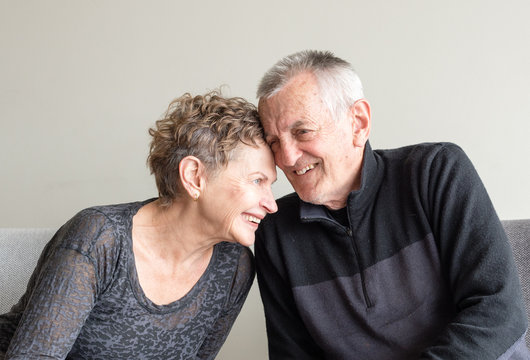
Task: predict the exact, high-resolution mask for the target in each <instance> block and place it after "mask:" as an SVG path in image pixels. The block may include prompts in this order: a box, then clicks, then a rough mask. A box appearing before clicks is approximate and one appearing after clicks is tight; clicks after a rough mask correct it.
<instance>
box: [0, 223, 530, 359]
mask: <svg viewBox="0 0 530 360" xmlns="http://www.w3.org/2000/svg"><path fill="white" fill-rule="evenodd" d="M503 226H504V228H505V230H506V234H507V235H508V238H509V240H510V243H511V245H512V249H513V252H514V256H515V261H516V263H517V267H518V270H519V275H520V279H521V284H522V288H523V293H524V298H525V301H526V304H527V317H528V318H529V319H530V315H529V314H530V219H526V220H505V221H503ZM54 232H55V230H54V229H0V283H1V284H2V288H1V290H2V291H1V292H0V313H5V312H7V311H8V310H9V308H10V307H11V306H12V305H13V304H15V303H16V301H17V300H18V298H19V297H20V296H21V295H22V293H23V292H24V290H25V288H26V283H27V281H28V279H29V277H30V275H31V272H32V271H33V268H34V267H35V265H36V263H37V259H38V257H39V254H40V252H41V250H42V248H43V247H44V245H45V244H46V242H47V241H48V240H49V239H51V237H52V236H53V234H54ZM253 290H254V289H253ZM254 291H255V290H254ZM251 295H252V294H251ZM249 301H250V302H256V304H245V307H244V308H243V313H242V315H243V316H240V317H243V318H245V317H248V316H249V314H245V313H244V312H245V308H247V309H254V310H255V311H254V312H253V313H252V315H251V316H253V317H255V321H251V322H253V323H259V322H263V319H262V317H263V314H262V312H261V311H260V309H261V304H257V302H259V301H260V300H259V296H254V295H252V296H249V298H248V300H247V302H249ZM256 309H257V310H256ZM248 320H249V319H246V320H245V321H248ZM238 322H240V321H239V319H238V321H237V322H236V326H235V327H234V329H233V331H232V332H234V330H235V331H236V332H237V331H238V329H237V325H238ZM242 331H243V332H246V336H249V337H250V338H254V339H256V338H260V339H262V341H263V342H264V341H265V339H264V336H265V333H264V329H261V328H258V330H256V327H254V328H252V327H251V326H250V327H249V326H245V329H243V330H242ZM249 331H250V332H253V331H254V332H256V334H249V333H248V332H249ZM231 335H232V334H231ZM231 337H232V336H231ZM231 337H229V342H230V338H231ZM239 340H242V339H241V338H239ZM526 342H527V344H528V346H529V347H530V332H529V333H527V335H526ZM225 346H227V344H225ZM228 346H230V344H228ZM234 346H236V347H239V348H240V350H241V346H240V345H239V346H238V345H234ZM222 354H223V351H221V354H220V355H222ZM229 358H231V359H233V357H232V356H231V357H229ZM257 358H263V359H265V358H266V355H265V354H263V357H261V356H258V357H257Z"/></svg>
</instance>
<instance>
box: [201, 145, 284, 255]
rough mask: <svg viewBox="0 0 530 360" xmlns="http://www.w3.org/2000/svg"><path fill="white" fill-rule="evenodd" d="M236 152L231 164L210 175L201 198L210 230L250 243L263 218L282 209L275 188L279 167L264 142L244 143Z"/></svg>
mask: <svg viewBox="0 0 530 360" xmlns="http://www.w3.org/2000/svg"><path fill="white" fill-rule="evenodd" d="M234 151H235V152H234V156H233V160H230V162H229V163H228V165H227V167H226V168H224V169H222V170H220V171H219V172H218V173H217V174H216V175H215V176H214V177H213V178H208V180H207V181H206V187H205V190H204V192H203V194H202V195H201V199H200V200H199V201H200V202H201V203H202V204H203V205H204V207H203V214H204V217H205V224H204V225H205V226H207V227H208V228H210V229H209V230H211V231H214V232H215V233H217V234H219V235H220V237H222V238H223V240H228V241H235V242H238V243H240V244H242V245H245V246H250V245H252V244H254V233H255V231H256V229H257V228H258V224H259V223H260V221H261V219H263V218H264V217H265V215H267V214H270V213H273V212H276V211H277V210H278V207H277V206H276V202H275V201H274V197H273V195H272V190H271V185H272V183H273V182H274V181H276V166H275V164H274V158H273V155H272V152H271V150H270V148H269V147H268V146H267V145H266V144H265V143H264V142H260V143H259V146H258V147H253V146H248V145H245V144H243V143H241V144H240V145H239V146H238V147H237V148H236V149H235V150H234Z"/></svg>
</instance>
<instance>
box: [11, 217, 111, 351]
mask: <svg viewBox="0 0 530 360" xmlns="http://www.w3.org/2000/svg"><path fill="white" fill-rule="evenodd" d="M103 224H104V219H103V217H102V216H93V215H90V214H86V212H85V213H84V214H83V212H82V213H80V214H78V215H77V216H76V217H74V218H73V219H72V220H71V221H69V222H68V223H67V224H65V225H64V226H63V227H62V228H61V229H60V230H59V231H58V232H57V234H56V235H55V236H54V238H53V239H52V240H51V242H50V243H49V244H48V245H47V246H46V248H45V250H44V252H43V254H42V255H41V258H40V259H39V263H38V265H37V268H36V269H35V271H34V273H33V275H32V277H31V280H30V284H29V286H28V289H27V291H26V294H25V295H24V297H23V298H22V301H21V303H19V304H18V305H17V307H19V308H20V310H21V311H22V312H23V313H22V317H21V319H20V322H19V324H18V327H17V330H16V331H15V333H14V335H13V338H12V339H11V342H10V345H9V348H8V351H7V353H6V359H28V358H31V359H35V358H47V359H50V358H51V359H64V358H65V357H66V356H67V355H68V352H69V351H70V349H71V348H72V346H73V344H74V343H75V341H76V339H77V336H78V334H79V332H80V330H81V328H82V327H83V324H84V322H85V320H86V318H87V317H88V315H89V314H90V311H91V310H92V308H93V306H94V303H95V301H96V298H97V293H98V288H99V286H98V274H97V271H96V260H95V259H93V258H92V257H91V255H90V253H89V249H91V246H92V244H93V243H94V239H96V238H97V237H98V236H99V235H100V234H101V231H102V228H103V226H102V225H103Z"/></svg>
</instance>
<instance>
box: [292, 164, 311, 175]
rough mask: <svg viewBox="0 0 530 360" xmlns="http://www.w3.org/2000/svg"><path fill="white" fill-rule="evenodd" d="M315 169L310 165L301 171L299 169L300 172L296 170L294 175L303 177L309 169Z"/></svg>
mask: <svg viewBox="0 0 530 360" xmlns="http://www.w3.org/2000/svg"><path fill="white" fill-rule="evenodd" d="M314 168H315V165H313V164H311V165H307V166H306V167H305V168H303V169H300V170H296V174H297V175H304V174H305V173H306V172H308V171H309V170H311V169H314Z"/></svg>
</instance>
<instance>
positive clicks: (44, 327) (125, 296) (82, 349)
mask: <svg viewBox="0 0 530 360" xmlns="http://www.w3.org/2000/svg"><path fill="white" fill-rule="evenodd" d="M147 202H148V201H146V202H137V203H130V204H121V205H111V206H101V207H94V208H89V209H86V210H83V211H81V212H80V213H78V214H77V215H76V216H74V217H73V218H72V219H71V220H70V221H68V222H67V223H66V224H65V225H63V226H62V227H61V228H60V229H59V231H58V232H57V233H56V234H55V236H54V237H53V238H52V240H51V241H50V242H49V243H48V245H47V246H46V247H45V249H44V250H43V253H42V255H41V257H40V259H39V262H38V265H37V267H36V269H35V271H34V273H33V275H32V277H31V279H30V281H29V284H28V288H27V291H26V293H25V294H24V296H23V297H22V298H21V299H20V301H19V303H18V304H17V305H15V306H14V307H13V308H12V309H11V311H10V312H9V313H7V314H4V315H1V316H0V354H1V353H3V352H5V351H6V350H8V351H7V354H6V359H34V358H47V359H48V358H50V359H64V358H67V359H107V360H108V359H213V358H214V357H215V355H216V354H217V352H218V351H219V349H220V347H221V345H222V344H223V342H224V341H225V339H226V336H227V335H228V332H229V331H230V328H231V326H232V324H233V322H234V320H235V318H236V317H237V315H238V313H239V311H240V310H241V307H242V305H243V302H244V300H245V298H246V296H247V294H248V291H249V290H250V286H251V285H252V282H253V279H254V263H253V257H252V253H251V252H250V250H249V249H248V248H245V247H243V246H241V245H238V244H233V243H226V242H223V243H219V244H217V245H215V247H214V251H213V255H212V258H211V260H210V263H209V265H208V267H207V269H206V271H205V273H204V274H203V275H202V277H201V278H200V279H199V281H198V282H197V283H196V284H195V286H194V287H193V288H192V289H191V290H190V291H189V292H188V293H187V294H186V295H185V296H184V297H183V298H181V299H179V300H177V301H175V302H173V303H171V304H168V305H156V304H154V303H152V302H151V301H150V300H149V299H148V298H147V297H146V296H145V295H144V293H143V291H142V289H141V287H140V285H139V282H138V277H137V273H136V267H135V262H134V256H133V252H132V238H131V226H132V217H133V216H134V214H136V212H137V211H138V209H139V208H140V207H141V206H142V205H144V204H145V203H147ZM8 347H9V349H7V348H8ZM0 358H1V355H0Z"/></svg>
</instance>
